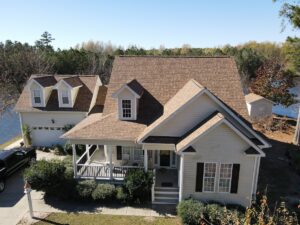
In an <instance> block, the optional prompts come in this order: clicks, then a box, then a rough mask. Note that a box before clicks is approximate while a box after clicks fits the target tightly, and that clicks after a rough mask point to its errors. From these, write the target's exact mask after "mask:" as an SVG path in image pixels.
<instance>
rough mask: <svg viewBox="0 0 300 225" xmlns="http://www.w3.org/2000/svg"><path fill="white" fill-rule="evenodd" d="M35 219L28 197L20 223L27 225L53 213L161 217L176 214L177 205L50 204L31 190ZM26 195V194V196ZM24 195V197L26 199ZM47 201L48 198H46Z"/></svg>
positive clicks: (58, 202) (39, 194)
mask: <svg viewBox="0 0 300 225" xmlns="http://www.w3.org/2000/svg"><path fill="white" fill-rule="evenodd" d="M31 196H32V205H33V214H34V217H35V218H34V219H31V218H30V216H29V211H28V204H27V198H26V201H25V202H26V204H25V210H24V213H23V217H22V219H21V220H20V222H19V223H18V224H22V225H27V224H33V223H35V222H37V221H38V220H39V219H44V218H45V217H47V216H48V215H49V214H51V213H70V212H73V213H101V214H109V215H124V216H129V215H130V216H144V217H160V216H169V217H173V216H175V212H176V211H175V206H174V205H170V206H166V205H161V206H152V207H151V205H150V206H149V207H131V206H120V205H111V206H97V205H96V204H95V203H74V202H64V201H60V200H54V201H52V202H51V203H50V204H48V203H46V202H45V200H44V194H43V193H42V192H36V191H32V192H31ZM25 197H26V196H25ZM25 197H24V199H25ZM46 201H47V200H46Z"/></svg>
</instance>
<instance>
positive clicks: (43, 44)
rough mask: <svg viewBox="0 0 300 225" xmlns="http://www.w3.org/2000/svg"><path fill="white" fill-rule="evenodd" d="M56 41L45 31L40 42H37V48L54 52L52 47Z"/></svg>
mask: <svg viewBox="0 0 300 225" xmlns="http://www.w3.org/2000/svg"><path fill="white" fill-rule="evenodd" d="M54 40H55V39H54V38H53V37H52V35H51V34H50V33H49V32H48V31H45V32H44V33H43V34H42V35H41V38H40V39H39V40H37V41H36V42H35V45H36V47H38V48H40V49H43V50H53V47H52V46H51V43H52V41H54Z"/></svg>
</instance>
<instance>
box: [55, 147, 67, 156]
mask: <svg viewBox="0 0 300 225" xmlns="http://www.w3.org/2000/svg"><path fill="white" fill-rule="evenodd" d="M53 151H54V154H55V155H65V154H66V153H65V150H64V148H63V147H62V146H61V145H55V146H53Z"/></svg>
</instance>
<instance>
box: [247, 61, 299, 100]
mask: <svg viewBox="0 0 300 225" xmlns="http://www.w3.org/2000/svg"><path fill="white" fill-rule="evenodd" d="M292 84H293V74H292V73H291V72H290V71H285V69H284V65H282V64H280V63H279V60H278V59H270V60H268V61H266V62H265V63H264V64H263V65H262V66H261V67H260V68H259V69H258V70H257V72H256V78H255V80H254V81H253V82H252V83H251V85H250V90H251V91H252V92H254V93H255V94H258V95H261V96H263V97H265V98H267V99H269V100H271V101H273V102H275V103H277V104H283V105H286V106H289V105H291V104H293V103H294V96H293V95H291V94H290V93H289V91H288V89H289V87H291V86H292Z"/></svg>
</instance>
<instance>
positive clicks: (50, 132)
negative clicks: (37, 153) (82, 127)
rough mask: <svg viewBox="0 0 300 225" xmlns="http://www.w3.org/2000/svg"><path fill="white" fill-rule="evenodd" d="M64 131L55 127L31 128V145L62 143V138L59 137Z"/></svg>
mask: <svg viewBox="0 0 300 225" xmlns="http://www.w3.org/2000/svg"><path fill="white" fill-rule="evenodd" d="M63 133H64V132H63V131H62V130H61V129H60V130H57V129H56V128H50V127H48V128H44V127H43V128H38V127H37V128H35V129H32V130H31V139H32V145H33V146H52V145H55V144H64V142H65V141H64V140H63V139H61V138H59V137H60V136H61V135H62V134H63Z"/></svg>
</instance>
